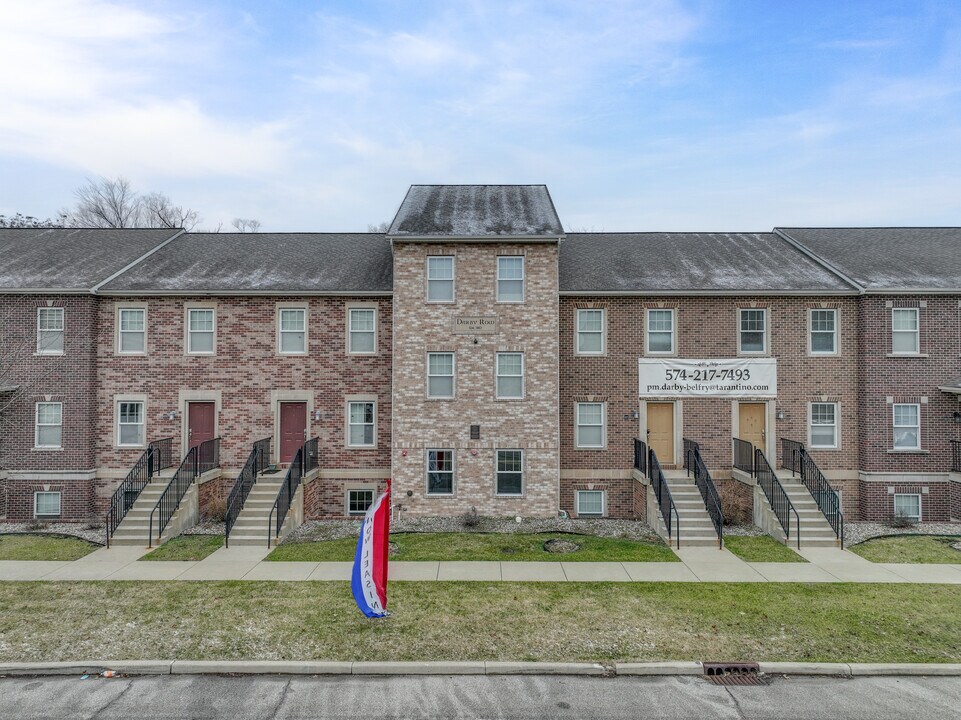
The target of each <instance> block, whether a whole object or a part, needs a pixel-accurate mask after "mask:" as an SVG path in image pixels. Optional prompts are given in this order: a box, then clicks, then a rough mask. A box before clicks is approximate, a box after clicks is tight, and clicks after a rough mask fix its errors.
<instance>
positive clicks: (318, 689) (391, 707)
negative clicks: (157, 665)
mask: <svg viewBox="0 0 961 720" xmlns="http://www.w3.org/2000/svg"><path fill="white" fill-rule="evenodd" d="M959 717H961V678H856V679H830V678H814V677H796V678H775V679H774V680H773V682H772V683H771V684H770V685H768V686H764V687H718V686H716V685H711V684H710V683H708V682H706V681H705V680H703V679H701V678H694V677H682V678H627V677H618V678H605V677H530V676H526V677H525V676H505V677H484V676H460V677H458V676H453V677H450V676H428V677H361V676H354V677H349V676H348V677H344V676H341V677H337V676H315V677H305V676H297V677H287V676H234V677H222V676H197V675H190V676H159V677H136V678H115V679H93V678H91V679H88V680H80V679H79V678H78V677H70V676H65V677H44V678H3V679H0V718H4V720H6V719H7V718H9V719H11V720H14V719H16V720H34V719H37V720H39V719H40V718H44V719H46V718H58V719H60V718H64V719H66V718H71V719H72V718H84V719H85V720H87V719H89V720H93V719H99V718H124V719H129V718H150V719H153V718H157V719H159V718H197V719H201V718H204V719H205V718H217V719H220V718H223V719H224V720H239V719H247V718H265V719H266V718H270V719H271V720H281V719H284V718H364V719H365V720H379V719H381V718H578V719H581V718H624V719H625V720H626V719H627V718H630V719H631V720H636V719H638V718H644V719H645V720H648V719H650V720H653V719H655V718H658V719H659V718H672V719H673V718H691V719H697V720H703V719H705V718H771V719H772V720H788V719H790V718H806V719H807V718H824V719H825V720H827V719H828V718H830V719H832V720H834V719H838V718H845V719H847V718H850V719H852V720H853V719H861V718H864V719H865V720H886V719H887V718H911V719H913V720H929V719H930V720H933V719H935V718H937V719H939V720H940V719H941V718H951V719H952V720H957V718H959Z"/></svg>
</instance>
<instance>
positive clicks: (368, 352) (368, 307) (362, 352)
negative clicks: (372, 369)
mask: <svg viewBox="0 0 961 720" xmlns="http://www.w3.org/2000/svg"><path fill="white" fill-rule="evenodd" d="M354 310H373V312H374V331H373V332H374V349H373V350H353V349H351V345H350V333H351V324H352V322H353V319H352V317H351V316H352V313H353V311H354ZM346 326H347V339H346V342H345V345H346V347H347V354H348V355H376V354H377V346H378V343H377V335H378V333H379V331H380V310H379V309H378V307H377V305H375V304H374V303H363V304H361V303H348V305H347V319H346Z"/></svg>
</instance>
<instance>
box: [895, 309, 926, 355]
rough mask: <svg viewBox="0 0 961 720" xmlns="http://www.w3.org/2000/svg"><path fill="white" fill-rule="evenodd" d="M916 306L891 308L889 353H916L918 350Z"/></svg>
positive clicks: (918, 334)
mask: <svg viewBox="0 0 961 720" xmlns="http://www.w3.org/2000/svg"><path fill="white" fill-rule="evenodd" d="M919 336H920V333H919V332H918V308H893V309H892V310H891V353H892V354H894V355H917V354H918V353H919V352H920V347H921V346H920V338H919Z"/></svg>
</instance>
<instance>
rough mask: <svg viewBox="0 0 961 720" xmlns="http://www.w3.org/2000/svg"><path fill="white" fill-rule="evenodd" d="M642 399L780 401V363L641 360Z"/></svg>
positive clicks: (759, 360) (742, 360)
mask: <svg viewBox="0 0 961 720" xmlns="http://www.w3.org/2000/svg"><path fill="white" fill-rule="evenodd" d="M638 394H639V395H640V396H641V397H728V398H737V397H751V398H761V397H770V398H773V397H777V360H776V359H774V358H732V359H730V360H681V359H678V358H640V359H639V360H638Z"/></svg>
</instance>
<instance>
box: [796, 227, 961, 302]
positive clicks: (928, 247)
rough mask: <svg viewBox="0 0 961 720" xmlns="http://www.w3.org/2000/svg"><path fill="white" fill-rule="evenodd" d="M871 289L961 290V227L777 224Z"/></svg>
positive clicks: (872, 290) (798, 241)
mask: <svg viewBox="0 0 961 720" xmlns="http://www.w3.org/2000/svg"><path fill="white" fill-rule="evenodd" d="M777 231H778V232H780V233H782V234H784V235H785V236H787V237H788V238H790V239H791V240H793V241H795V242H796V243H798V244H800V245H802V246H803V247H804V248H806V249H807V250H809V251H810V252H811V253H813V254H814V255H815V256H817V258H819V259H820V260H822V261H823V262H825V263H827V264H828V265H830V266H832V267H834V268H836V269H837V270H838V271H839V272H841V273H843V274H844V275H846V276H847V277H849V278H851V279H852V280H854V281H855V282H856V283H857V284H858V285H860V286H861V287H862V288H864V290H865V291H866V292H884V291H891V292H906V291H912V290H913V291H923V290H931V291H935V292H937V291H942V292H943V291H946V290H952V291H961V228H957V227H940V228H934V227H928V228H925V227H899V228H881V227H878V228H777Z"/></svg>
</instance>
